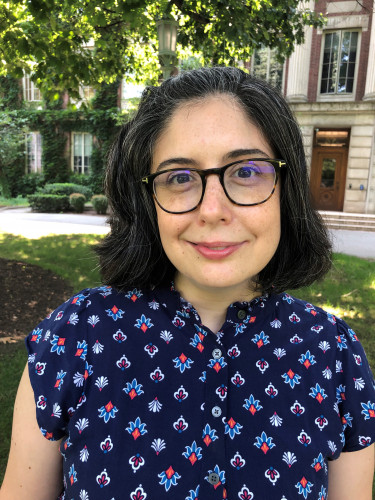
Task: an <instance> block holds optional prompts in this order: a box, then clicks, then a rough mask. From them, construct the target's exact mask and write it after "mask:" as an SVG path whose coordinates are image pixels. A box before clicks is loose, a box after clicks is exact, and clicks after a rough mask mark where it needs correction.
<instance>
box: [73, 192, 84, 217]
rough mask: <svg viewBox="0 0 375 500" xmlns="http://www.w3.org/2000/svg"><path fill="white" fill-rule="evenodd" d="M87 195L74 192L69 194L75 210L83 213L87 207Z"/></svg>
mask: <svg viewBox="0 0 375 500" xmlns="http://www.w3.org/2000/svg"><path fill="white" fill-rule="evenodd" d="M85 201H86V197H85V195H84V194H82V193H72V194H71V195H70V196H69V203H70V206H71V208H72V209H73V210H74V212H77V213H78V214H81V213H82V212H83V211H84V209H85Z"/></svg>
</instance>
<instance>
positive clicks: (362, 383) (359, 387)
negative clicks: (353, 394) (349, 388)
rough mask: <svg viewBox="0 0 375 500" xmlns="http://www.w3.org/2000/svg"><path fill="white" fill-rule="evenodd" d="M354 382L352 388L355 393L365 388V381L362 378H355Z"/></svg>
mask: <svg viewBox="0 0 375 500" xmlns="http://www.w3.org/2000/svg"><path fill="white" fill-rule="evenodd" d="M353 380H354V387H355V388H356V389H357V391H361V390H362V389H363V388H364V387H365V381H364V380H363V378H362V377H361V378H355V379H353Z"/></svg>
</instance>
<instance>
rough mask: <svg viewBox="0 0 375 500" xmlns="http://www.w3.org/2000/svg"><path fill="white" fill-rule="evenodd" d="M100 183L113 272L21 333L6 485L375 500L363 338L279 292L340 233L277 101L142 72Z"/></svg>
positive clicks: (246, 83)
mask: <svg viewBox="0 0 375 500" xmlns="http://www.w3.org/2000/svg"><path fill="white" fill-rule="evenodd" d="M106 185H107V194H108V196H109V199H110V202H111V206H112V211H113V212H112V213H113V215H112V217H111V233H110V234H109V235H108V237H107V238H106V239H105V240H104V242H103V243H102V244H101V246H100V248H99V249H98V253H99V256H100V262H101V269H102V273H103V277H104V280H105V283H106V284H107V286H103V287H99V288H97V289H92V290H84V291H82V292H81V293H79V294H78V295H76V296H75V297H73V298H72V299H71V300H69V301H68V302H67V303H65V304H64V305H62V306H61V307H60V308H58V309H57V310H56V311H55V312H54V313H52V314H51V315H50V317H49V318H47V319H46V320H44V321H43V322H42V323H41V324H40V325H39V326H38V327H37V328H36V329H35V330H34V331H33V332H32V333H31V334H30V335H29V337H28V339H27V347H28V351H29V360H28V369H26V370H25V373H24V375H23V378H22V381H21V384H20V388H19V392H18V396H17V400H16V405H15V417H14V428H13V438H12V446H11V452H10V458H9V464H8V469H7V473H6V477H5V480H4V484H3V489H2V492H1V499H2V500H3V499H5V498H6V499H7V500H10V499H13V498H14V499H16V498H17V499H22V498H27V499H28V500H30V499H34V498H35V499H38V500H43V499H51V498H56V497H57V496H58V495H59V494H61V493H62V492H63V493H62V495H63V498H65V499H73V498H74V499H75V500H77V499H78V498H79V499H90V500H92V499H96V498H98V499H112V498H114V499H116V500H118V499H129V498H130V499H137V500H141V499H145V498H147V499H158V500H159V499H164V498H165V499H167V498H173V499H175V498H176V499H183V500H185V499H186V500H193V499H198V498H199V499H200V500H202V499H204V500H211V499H212V500H214V499H217V500H221V499H226V498H229V499H231V500H233V499H235V498H240V499H243V500H250V499H254V500H258V499H262V500H265V499H267V500H292V499H299V498H301V499H309V500H311V499H314V500H318V499H319V500H323V499H326V498H327V496H329V500H346V499H352V498H356V500H370V499H371V484H372V474H373V468H374V460H373V459H374V446H373V444H372V443H373V440H374V438H375V394H374V387H373V378H372V375H371V373H370V369H369V367H368V364H367V361H366V357H365V354H364V352H363V349H362V347H361V346H360V343H359V342H358V339H357V337H356V335H355V333H354V332H353V331H352V330H351V329H350V328H349V327H348V326H347V325H346V324H345V323H344V322H343V321H341V320H340V319H338V318H335V317H333V316H331V315H330V314H327V313H325V312H324V311H322V310H321V309H319V308H317V307H314V306H313V305H311V304H307V303H305V302H303V301H300V300H298V299H294V298H293V297H291V296H290V295H288V294H286V293H284V291H285V290H286V289H288V288H297V287H300V286H302V285H307V284H310V283H312V282H313V281H315V280H316V279H318V278H321V277H322V276H323V275H324V274H325V272H326V271H327V270H328V268H329V266H330V244H329V241H328V239H327V234H326V231H325V229H324V227H323V225H322V222H321V220H320V218H319V217H318V215H317V214H316V213H315V212H314V211H313V210H312V208H311V206H310V204H309V197H308V182H307V174H306V165H305V159H304V153H303V146H302V140H301V136H300V132H299V129H298V126H297V124H296V122H295V120H294V118H293V116H292V115H291V112H290V111H289V109H288V107H287V105H286V103H285V102H284V100H283V98H282V97H280V95H279V94H278V93H277V92H276V91H275V90H274V89H272V88H271V87H269V86H268V85H267V84H265V83H264V82H261V81H258V80H255V79H253V78H251V77H249V76H248V75H246V74H245V73H244V72H242V71H240V70H238V69H231V68H226V69H225V68H213V69H201V70H195V71H192V72H187V73H184V74H182V75H179V76H178V77H176V78H173V79H169V80H167V81H166V82H164V83H163V84H162V85H161V86H160V87H159V88H148V89H146V90H145V92H144V94H143V97H142V100H141V103H140V106H139V110H138V113H137V115H136V116H135V117H134V119H133V120H132V121H131V122H130V123H129V124H127V125H126V126H125V127H124V129H123V130H122V132H121V133H120V135H119V137H118V139H117V141H116V143H115V145H114V146H113V149H112V153H111V155H110V158H109V166H108V172H107V180H106ZM30 382H31V383H30ZM35 404H36V415H37V419H35ZM38 427H39V428H40V429H39V428H38ZM40 431H42V432H40ZM42 434H44V437H42ZM44 438H47V439H44ZM53 440H54V441H53Z"/></svg>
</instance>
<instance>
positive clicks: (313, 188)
mask: <svg viewBox="0 0 375 500" xmlns="http://www.w3.org/2000/svg"><path fill="white" fill-rule="evenodd" d="M318 130H332V131H334V130H343V129H318ZM345 130H348V129H345ZM349 141H350V131H349V135H348V144H347V145H345V146H339V147H335V146H318V145H317V141H316V130H315V131H314V142H313V150H312V155H311V169H310V192H311V199H312V202H313V203H314V205H315V208H316V209H317V210H326V209H324V208H323V207H319V197H318V196H319V188H320V181H321V173H322V165H321V164H320V165H319V156H320V155H321V154H333V155H336V156H337V157H340V161H341V164H342V167H341V168H340V172H339V179H335V183H337V182H338V183H339V193H338V196H337V209H331V211H338V212H342V211H343V208H344V201H345V191H346V173H347V168H348V156H349V155H348V153H349Z"/></svg>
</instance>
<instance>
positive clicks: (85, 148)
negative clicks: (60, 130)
mask: <svg viewBox="0 0 375 500" xmlns="http://www.w3.org/2000/svg"><path fill="white" fill-rule="evenodd" d="M72 144H73V147H72V164H73V165H72V168H73V171H74V173H76V174H88V173H89V170H90V165H91V154H92V135H91V134H86V133H83V134H78V133H73V137H72Z"/></svg>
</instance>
